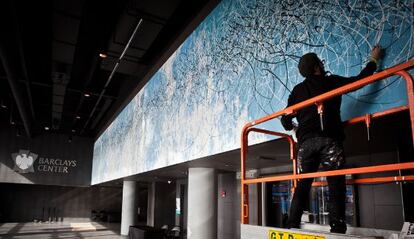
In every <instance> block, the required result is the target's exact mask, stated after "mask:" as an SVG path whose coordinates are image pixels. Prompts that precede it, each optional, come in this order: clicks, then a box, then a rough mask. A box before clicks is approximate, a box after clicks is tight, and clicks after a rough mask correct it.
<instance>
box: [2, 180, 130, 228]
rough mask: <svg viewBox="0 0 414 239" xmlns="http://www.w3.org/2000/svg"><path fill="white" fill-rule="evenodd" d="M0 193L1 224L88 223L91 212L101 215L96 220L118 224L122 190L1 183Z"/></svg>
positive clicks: (114, 188) (118, 188) (119, 188)
mask: <svg viewBox="0 0 414 239" xmlns="http://www.w3.org/2000/svg"><path fill="white" fill-rule="evenodd" d="M0 191H1V197H0V221H1V222H32V221H33V220H39V221H48V220H52V221H76V222H80V221H90V220H91V217H92V216H94V215H93V214H92V211H96V212H97V213H98V214H99V213H102V218H101V219H98V218H96V220H97V221H102V220H103V221H113V222H119V221H120V216H121V206H122V188H121V187H99V186H95V187H65V186H44V185H26V184H0ZM95 216H99V215H97V214H95Z"/></svg>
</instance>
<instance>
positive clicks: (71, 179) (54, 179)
mask: <svg viewBox="0 0 414 239" xmlns="http://www.w3.org/2000/svg"><path fill="white" fill-rule="evenodd" d="M0 128H1V130H0V145H1V147H0V183H1V182H3V183H24V184H47V185H66V186H88V185H90V182H91V171H92V155H93V139H92V138H85V137H73V138H72V140H71V142H69V138H68V136H67V135H61V134H52V133H43V134H42V135H39V136H34V137H33V138H31V139H30V138H27V137H24V136H16V134H17V132H16V130H15V129H14V128H12V127H10V126H8V125H0ZM20 150H28V151H29V152H30V153H33V154H36V155H37V157H36V156H34V157H33V158H34V160H35V161H34V163H33V172H27V173H23V172H18V171H16V170H15V169H16V168H15V167H16V165H15V161H14V160H15V158H13V157H12V156H13V154H14V153H17V154H18V153H19V152H21V151H20Z"/></svg>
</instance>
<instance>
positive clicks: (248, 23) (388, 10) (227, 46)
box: [92, 0, 414, 184]
mask: <svg viewBox="0 0 414 239" xmlns="http://www.w3.org/2000/svg"><path fill="white" fill-rule="evenodd" d="M413 4H414V3H413V0H402V1H396V0H383V1H374V0H369V1H359V0H347V1H342V0H341V1H338V0H337V1H331V0H315V1H298V0H282V1H268V0H223V1H222V2H221V3H220V4H219V5H218V6H217V7H216V8H215V9H214V11H213V12H212V13H211V14H210V15H209V16H208V17H207V18H206V19H205V20H204V22H203V23H202V24H200V26H199V27H198V28H197V29H196V30H195V31H194V32H193V33H192V34H191V35H190V36H189V37H188V39H186V41H185V42H184V43H183V44H182V45H181V46H180V47H179V48H178V49H177V50H176V52H175V53H174V54H173V55H172V56H171V57H170V58H169V60H167V62H166V63H165V64H164V65H163V66H162V67H161V68H160V69H159V70H158V72H157V73H156V74H155V75H154V76H153V77H152V79H151V80H150V81H149V82H148V83H147V85H146V86H145V87H144V88H143V89H142V90H141V91H140V92H139V93H138V94H137V95H136V96H135V98H134V99H133V100H132V101H131V102H130V103H129V105H128V106H127V107H126V108H125V109H124V110H123V111H122V113H121V114H120V115H119V116H118V117H117V118H116V120H114V121H113V122H112V124H111V125H110V126H109V127H108V128H107V129H106V131H105V132H104V133H103V134H102V135H101V136H100V137H99V138H98V140H97V141H96V142H95V149H94V157H93V171H92V184H97V183H101V182H105V181H109V180H112V179H116V178H120V177H124V176H128V175H133V174H137V173H141V172H145V171H148V170H153V169H157V168H160V167H165V166H168V165H172V164H177V163H181V162H184V161H188V160H192V159H196V158H200V157H204V156H208V155H211V154H216V153H220V152H224V151H228V150H232V149H236V148H238V147H239V145H240V142H239V138H240V133H241V128H242V127H243V125H244V124H246V123H247V122H249V121H252V120H254V119H256V118H259V117H263V116H265V115H267V114H269V113H272V112H275V111H278V110H281V109H283V108H284V107H285V106H286V101H287V97H288V95H289V93H290V91H291V89H292V88H293V87H294V86H295V85H296V84H297V83H298V82H300V81H302V80H303V78H302V77H301V76H300V75H299V74H298V70H297V63H298V59H299V58H300V56H302V55H303V54H305V53H307V52H315V53H317V54H318V55H319V56H320V58H321V59H324V60H325V62H326V63H325V67H326V68H327V70H329V71H330V72H332V73H333V74H339V75H344V76H351V75H356V74H358V72H359V71H360V70H361V69H362V67H363V66H364V65H365V64H366V62H367V59H368V56H369V53H370V49H371V48H372V47H373V46H374V45H375V44H377V43H379V44H381V45H382V46H383V47H384V49H385V51H386V55H385V58H384V60H383V61H382V62H381V65H380V67H381V68H382V69H384V68H387V67H390V66H393V65H395V64H398V63H402V62H404V61H407V60H408V59H411V58H413V53H414V43H413V40H414V37H413V35H414V34H413V33H414V10H413V9H414V6H413ZM343 102H344V103H343V108H342V117H343V119H344V120H345V119H348V118H351V117H353V116H357V115H360V114H364V113H371V112H376V111H380V110H383V109H386V108H391V107H395V106H399V105H403V104H406V96H405V84H404V82H403V81H400V80H399V79H398V78H390V79H388V80H385V81H382V82H379V83H377V84H374V85H371V86H367V87H364V88H363V89H361V90H358V91H356V92H353V93H349V94H346V95H344V96H343ZM263 127H264V128H268V129H272V130H282V127H281V125H280V122H279V121H278V120H275V121H273V122H270V123H268V124H266V125H264V126H263ZM269 139H270V138H268V137H265V136H262V135H258V134H252V136H251V138H250V140H251V141H252V142H255V143H259V142H264V141H266V140H269Z"/></svg>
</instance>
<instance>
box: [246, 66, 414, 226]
mask: <svg viewBox="0 0 414 239" xmlns="http://www.w3.org/2000/svg"><path fill="white" fill-rule="evenodd" d="M412 68H414V59H412V60H409V61H407V62H405V63H402V64H399V65H396V66H394V67H391V68H388V69H385V70H383V71H381V72H378V73H376V74H373V75H371V76H369V77H366V78H364V79H361V80H358V81H355V82H353V83H350V84H348V85H345V86H342V87H340V88H337V89H335V90H332V91H329V92H326V93H324V94H321V95H319V96H315V97H313V98H310V99H308V100H305V101H303V102H300V103H298V104H295V105H292V106H290V107H287V108H285V109H284V110H281V111H277V112H275V113H272V114H270V115H267V116H265V117H262V118H260V119H257V120H254V121H252V122H250V123H247V124H246V125H245V126H244V127H243V129H242V134H241V150H240V151H241V158H240V160H241V171H240V175H241V179H240V181H241V183H240V185H241V223H242V224H248V223H249V190H248V185H249V184H257V183H264V182H277V181H287V180H293V188H295V187H296V182H297V180H300V179H305V178H318V177H329V176H337V175H353V174H367V173H377V172H386V171H397V170H405V169H414V161H413V162H405V163H392V164H382V165H375V166H366V167H356V168H346V169H340V170H331V171H320V172H314V173H303V174H298V173H297V167H296V143H295V141H294V140H293V137H292V136H291V135H289V134H285V133H280V132H273V131H270V130H266V129H260V128H255V127H254V126H255V125H258V124H261V123H264V122H266V121H269V120H272V119H275V118H277V117H280V116H283V115H294V114H295V113H296V112H297V111H298V110H300V109H303V108H305V107H308V106H311V105H316V106H317V108H318V112H319V113H323V102H324V101H326V100H328V99H331V98H333V97H336V96H340V95H342V94H345V93H348V92H350V91H354V90H357V89H359V88H361V87H363V86H366V85H369V84H372V83H374V82H377V81H380V80H383V79H386V78H388V77H391V76H401V77H402V78H403V79H404V80H405V83H406V90H407V98H408V104H407V105H406V106H400V107H396V108H392V109H388V110H385V111H382V112H377V113H374V114H366V115H363V116H360V117H356V118H353V119H350V120H348V121H346V122H345V124H356V123H360V122H364V123H365V124H366V127H367V129H369V127H370V125H371V120H372V119H375V118H380V117H384V116H387V115H390V114H395V113H397V112H401V111H405V110H408V111H409V115H410V125H411V137H412V138H413V141H414V87H413V78H412V76H411V75H410V74H409V73H408V72H407V71H408V70H410V69H412ZM250 132H256V133H262V134H269V135H273V136H277V137H281V138H285V139H287V140H288V142H289V145H290V159H291V160H292V165H293V167H292V168H293V169H292V170H293V172H292V174H289V175H278V176H268V177H260V178H253V179H247V178H246V158H247V149H248V136H249V133H250ZM409 180H414V175H407V176H391V177H373V178H361V179H354V180H347V183H384V182H398V181H409ZM312 185H313V186H324V185H326V182H314V183H313V184H312Z"/></svg>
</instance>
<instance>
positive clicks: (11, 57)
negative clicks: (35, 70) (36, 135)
mask: <svg viewBox="0 0 414 239" xmlns="http://www.w3.org/2000/svg"><path fill="white" fill-rule="evenodd" d="M0 9H1V11H0V28H1V29H2V31H3V33H5V34H4V35H3V34H2V37H0V59H1V62H2V64H3V67H4V70H5V72H6V74H7V80H8V83H9V86H10V90H11V92H12V95H13V97H14V100H15V102H16V105H17V109H18V111H19V114H20V117H21V119H22V121H23V125H24V128H25V131H26V135H27V136H28V137H29V138H31V137H32V122H33V121H32V118H31V116H30V115H31V114H30V111H29V110H28V107H27V98H26V97H23V94H22V92H21V89H20V88H19V84H18V80H19V79H20V78H22V77H23V76H22V75H21V72H22V69H21V68H20V66H21V62H19V61H20V60H21V56H20V54H18V55H16V52H15V49H19V48H20V47H19V46H18V45H16V37H17V38H18V37H19V36H18V32H17V29H16V24H17V20H16V19H15V17H16V15H15V11H14V10H15V9H14V7H13V3H12V2H10V1H1V6H0ZM13 13H14V14H13Z"/></svg>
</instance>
